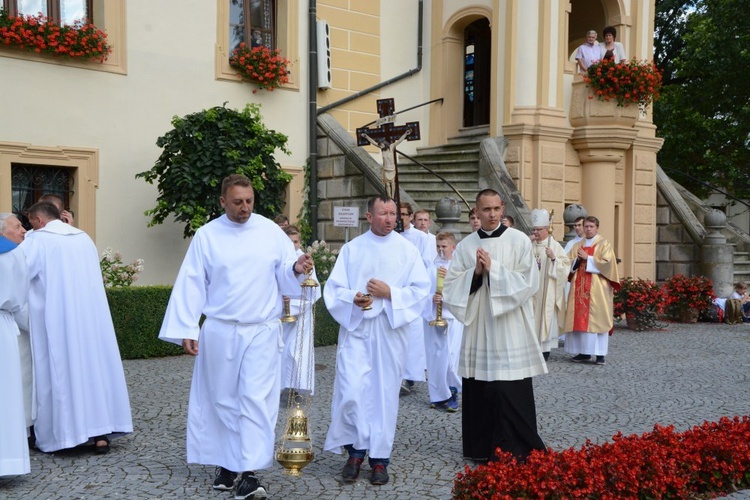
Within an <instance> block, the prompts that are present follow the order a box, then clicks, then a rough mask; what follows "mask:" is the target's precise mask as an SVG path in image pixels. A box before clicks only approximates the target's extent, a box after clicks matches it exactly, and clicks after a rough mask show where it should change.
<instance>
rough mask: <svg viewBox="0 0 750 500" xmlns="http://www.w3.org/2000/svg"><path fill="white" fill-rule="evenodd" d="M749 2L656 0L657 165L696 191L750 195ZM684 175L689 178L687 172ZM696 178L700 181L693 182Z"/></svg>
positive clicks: (655, 120)
mask: <svg viewBox="0 0 750 500" xmlns="http://www.w3.org/2000/svg"><path fill="white" fill-rule="evenodd" d="M748 12H750V0H692V1H680V0H657V2H656V25H655V39H654V50H655V54H654V55H655V60H656V62H657V65H658V66H659V69H661V70H662V71H663V74H664V88H663V90H662V96H661V99H660V100H659V101H658V102H657V103H656V104H655V105H654V122H655V123H656V125H657V126H658V129H659V135H661V136H662V137H664V146H663V147H662V150H661V151H660V153H659V155H658V160H659V163H660V165H661V166H662V167H664V168H666V169H667V171H668V173H670V174H672V175H674V177H675V179H676V180H677V181H678V182H680V183H682V184H684V185H686V186H687V187H688V188H689V189H691V190H692V191H694V192H695V193H696V194H699V195H705V194H708V192H709V189H708V188H707V187H706V186H705V185H704V184H703V183H708V184H711V185H712V186H715V187H718V188H721V189H723V190H726V191H727V192H729V193H730V194H733V195H734V196H737V197H740V198H748V197H750V177H749V176H750V151H749V150H748V145H749V142H750V141H749V138H750V79H749V78H747V68H750V24H748V23H747V22H746V19H745V17H744V16H745V15H746V14H747V13H748ZM682 173H684V174H687V175H682ZM691 177H693V178H695V179H691Z"/></svg>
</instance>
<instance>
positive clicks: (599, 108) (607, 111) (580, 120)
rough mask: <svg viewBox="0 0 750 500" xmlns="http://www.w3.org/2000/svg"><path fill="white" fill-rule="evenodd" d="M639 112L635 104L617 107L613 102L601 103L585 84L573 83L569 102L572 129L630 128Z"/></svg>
mask: <svg viewBox="0 0 750 500" xmlns="http://www.w3.org/2000/svg"><path fill="white" fill-rule="evenodd" d="M639 115H640V112H639V110H638V106H637V105H636V104H631V105H630V106H618V105H617V102H615V101H614V100H610V101H602V100H600V99H598V98H597V97H596V96H595V95H594V94H593V93H592V92H591V90H590V89H589V88H588V86H587V85H586V82H584V81H583V80H577V81H574V82H573V95H572V97H571V100H570V114H569V116H568V118H569V120H570V124H571V125H572V126H574V127H586V126H590V125H595V126H615V127H625V128H631V127H632V126H633V125H635V122H636V121H637V120H638V116H639Z"/></svg>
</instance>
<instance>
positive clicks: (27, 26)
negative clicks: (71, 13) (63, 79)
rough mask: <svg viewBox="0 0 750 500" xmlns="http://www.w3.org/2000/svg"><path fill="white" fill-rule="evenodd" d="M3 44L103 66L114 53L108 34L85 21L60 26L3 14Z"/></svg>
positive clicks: (39, 18) (0, 18)
mask: <svg viewBox="0 0 750 500" xmlns="http://www.w3.org/2000/svg"><path fill="white" fill-rule="evenodd" d="M0 44H2V45H11V46H15V47H21V48H23V49H26V50H29V51H34V52H36V53H38V54H41V53H45V54H52V55H53V56H63V57H75V58H81V59H91V60H97V61H99V62H104V61H105V60H106V59H107V56H108V55H109V54H110V53H111V52H112V47H111V46H110V45H109V44H107V34H106V33H105V32H104V31H102V30H100V29H99V28H97V27H96V26H94V25H93V24H91V23H89V22H88V21H85V20H77V21H75V22H74V23H73V24H71V25H63V26H60V25H59V24H56V23H55V22H54V21H53V20H52V19H50V18H48V17H46V16H44V15H42V14H41V13H40V14H38V15H36V16H31V15H29V16H9V15H8V14H7V13H6V12H5V11H3V10H0Z"/></svg>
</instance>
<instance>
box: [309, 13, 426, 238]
mask: <svg viewBox="0 0 750 500" xmlns="http://www.w3.org/2000/svg"><path fill="white" fill-rule="evenodd" d="M309 2H310V4H309V11H308V12H309V14H308V24H309V27H308V31H309V33H308V45H309V55H308V59H309V63H308V65H309V75H308V92H309V94H310V104H309V112H308V113H309V114H308V119H309V124H308V128H309V139H308V151H310V158H309V168H310V198H309V199H310V226H311V229H312V239H313V241H315V240H317V239H318V137H317V131H318V125H317V115H319V114H322V113H325V112H326V111H330V110H331V109H333V108H337V107H339V106H341V105H342V104H346V103H347V102H351V101H353V100H355V99H359V98H360V97H362V96H364V95H367V94H369V93H371V92H375V91H376V90H379V89H382V88H383V87H387V86H388V85H391V84H393V83H396V82H398V81H400V80H403V79H404V78H408V77H410V76H412V75H414V74H416V73H419V72H420V71H422V34H423V31H424V30H423V27H424V0H419V14H418V23H417V67H416V68H413V69H410V70H409V71H407V72H405V73H402V74H400V75H397V76H394V77H393V78H389V79H388V80H385V81H383V82H380V83H378V84H376V85H373V86H372V87H368V88H366V89H364V90H360V91H358V92H356V93H354V94H352V95H350V96H347V97H345V98H343V99H339V100H338V101H336V102H332V103H331V104H328V105H327V106H323V107H322V108H320V109H317V92H318V81H317V79H318V38H317V26H316V0H309Z"/></svg>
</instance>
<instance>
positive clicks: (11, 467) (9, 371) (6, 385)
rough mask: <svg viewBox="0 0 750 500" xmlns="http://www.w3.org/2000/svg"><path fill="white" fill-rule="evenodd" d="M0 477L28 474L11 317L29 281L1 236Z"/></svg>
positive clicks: (13, 247) (18, 257) (21, 262)
mask: <svg viewBox="0 0 750 500" xmlns="http://www.w3.org/2000/svg"><path fill="white" fill-rule="evenodd" d="M0 276H2V279H1V280H0V401H2V402H3V403H2V404H3V410H2V418H0V476H11V475H13V476H15V475H19V474H28V473H29V472H30V470H31V469H30V466H29V446H28V444H27V442H26V415H25V411H24V401H23V400H24V397H23V384H22V381H21V357H20V356H19V353H18V335H19V331H18V325H17V324H16V320H15V318H14V315H15V314H17V313H19V312H20V311H21V309H22V308H23V307H24V305H25V304H26V298H27V297H28V292H29V281H28V276H27V272H26V259H25V258H24V255H23V252H22V251H21V250H19V249H18V245H17V244H16V243H15V242H13V241H11V240H9V239H8V238H6V237H4V236H0Z"/></svg>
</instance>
